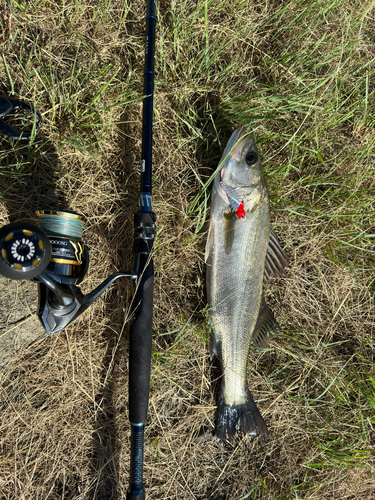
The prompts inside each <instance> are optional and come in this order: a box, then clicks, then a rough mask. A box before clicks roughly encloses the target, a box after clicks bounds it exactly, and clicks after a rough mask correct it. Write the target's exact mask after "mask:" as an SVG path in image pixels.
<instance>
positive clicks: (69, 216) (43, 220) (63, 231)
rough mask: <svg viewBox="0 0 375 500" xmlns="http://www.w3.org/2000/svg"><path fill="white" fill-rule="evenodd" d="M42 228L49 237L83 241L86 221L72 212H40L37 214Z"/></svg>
mask: <svg viewBox="0 0 375 500" xmlns="http://www.w3.org/2000/svg"><path fill="white" fill-rule="evenodd" d="M36 215H37V216H38V221H39V223H40V226H41V228H42V229H43V231H44V232H45V233H46V234H47V235H48V236H65V237H66V238H74V239H75V240H81V239H82V230H83V226H84V224H85V222H86V219H85V218H84V217H83V216H82V215H79V214H77V212H73V211H72V210H62V211H53V210H39V211H37V212H36Z"/></svg>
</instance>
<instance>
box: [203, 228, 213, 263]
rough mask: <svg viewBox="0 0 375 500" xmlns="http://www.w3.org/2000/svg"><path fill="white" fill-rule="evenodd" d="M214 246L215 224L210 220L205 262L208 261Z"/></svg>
mask: <svg viewBox="0 0 375 500" xmlns="http://www.w3.org/2000/svg"><path fill="white" fill-rule="evenodd" d="M213 244H214V223H213V222H212V219H211V220H210V225H209V227H208V234H207V241H206V249H205V252H204V261H205V262H207V261H208V257H209V255H210V253H211V252H212V247H213Z"/></svg>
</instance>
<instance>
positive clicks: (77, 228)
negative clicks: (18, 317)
mask: <svg viewBox="0 0 375 500" xmlns="http://www.w3.org/2000/svg"><path fill="white" fill-rule="evenodd" d="M36 214H37V216H38V222H39V225H40V226H41V228H40V227H38V226H36V225H33V224H30V223H28V222H17V223H13V224H8V225H6V226H3V227H2V228H1V229H0V274H2V275H3V276H6V277H7V278H10V279H16V280H21V279H32V281H35V282H36V283H38V288H39V305H38V316H39V319H40V320H41V322H42V324H43V327H44V329H45V330H46V332H47V333H54V332H57V331H59V330H61V329H63V328H65V327H66V326H67V325H68V324H69V323H71V322H72V321H73V320H74V319H76V318H77V316H79V315H80V314H82V313H83V312H84V311H85V310H86V309H87V308H88V307H89V306H90V305H91V304H92V303H93V302H94V301H95V300H96V299H97V298H98V297H100V295H101V294H102V293H103V292H104V291H105V290H106V289H107V288H108V287H109V286H110V285H111V284H112V283H113V282H114V281H115V280H117V279H118V278H123V277H126V278H130V279H131V280H133V281H136V279H137V273H136V272H130V273H116V274H113V275H112V276H111V277H109V278H108V279H106V280H105V281H104V282H103V283H102V284H101V285H99V286H98V287H97V288H96V289H95V290H93V291H92V292H91V293H90V294H88V295H83V294H82V292H81V290H80V289H79V287H78V285H79V283H81V281H82V280H83V278H84V277H85V275H86V272H87V270H88V267H89V249H88V247H87V246H85V245H84V244H83V242H82V229H83V225H84V223H85V219H84V217H83V216H81V215H79V214H77V213H76V212H72V211H69V210H64V211H38V212H36Z"/></svg>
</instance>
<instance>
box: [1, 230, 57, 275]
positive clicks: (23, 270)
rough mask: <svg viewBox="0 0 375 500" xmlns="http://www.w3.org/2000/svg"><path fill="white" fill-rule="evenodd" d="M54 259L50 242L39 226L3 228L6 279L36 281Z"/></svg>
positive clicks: (2, 259) (2, 255)
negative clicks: (52, 258)
mask: <svg viewBox="0 0 375 500" xmlns="http://www.w3.org/2000/svg"><path fill="white" fill-rule="evenodd" d="M50 259H51V244H50V241H49V239H48V238H47V236H46V235H45V234H44V232H43V231H41V230H40V228H39V227H37V226H34V225H33V224H30V223H29V222H16V223H13V224H8V225H6V226H3V227H2V228H1V229H0V274H2V275H3V276H5V277H6V278H10V279H12V280H25V279H30V278H34V277H35V276H37V275H38V274H40V273H42V272H43V271H44V270H45V269H46V268H47V266H48V264H49V263H50Z"/></svg>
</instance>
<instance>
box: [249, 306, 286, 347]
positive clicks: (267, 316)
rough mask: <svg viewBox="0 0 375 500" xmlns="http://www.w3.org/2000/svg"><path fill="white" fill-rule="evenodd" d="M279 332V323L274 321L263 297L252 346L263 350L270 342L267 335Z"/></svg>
mask: <svg viewBox="0 0 375 500" xmlns="http://www.w3.org/2000/svg"><path fill="white" fill-rule="evenodd" d="M280 331H281V328H280V325H279V323H278V322H277V321H276V320H275V317H274V315H273V313H272V311H271V309H270V308H269V307H268V305H267V304H266V301H265V300H264V297H262V303H261V306H260V310H259V316H258V320H257V323H256V325H255V329H254V333H253V335H252V341H253V344H254V346H255V347H256V348H257V349H265V348H266V347H268V344H269V342H270V337H269V335H270V334H271V333H273V334H276V333H278V332H280Z"/></svg>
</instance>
